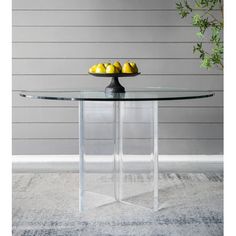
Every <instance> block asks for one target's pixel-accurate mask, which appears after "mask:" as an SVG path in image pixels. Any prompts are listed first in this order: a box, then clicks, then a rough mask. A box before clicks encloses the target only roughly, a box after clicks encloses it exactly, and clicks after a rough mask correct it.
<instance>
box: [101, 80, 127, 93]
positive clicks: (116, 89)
mask: <svg viewBox="0 0 236 236" xmlns="http://www.w3.org/2000/svg"><path fill="white" fill-rule="evenodd" d="M105 93H125V88H124V87H123V86H122V85H121V84H120V82H119V79H118V77H112V78H111V82H110V84H109V85H108V86H107V87H106V88H105Z"/></svg>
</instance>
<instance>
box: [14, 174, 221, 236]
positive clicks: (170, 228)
mask: <svg viewBox="0 0 236 236" xmlns="http://www.w3.org/2000/svg"><path fill="white" fill-rule="evenodd" d="M104 179H105V180H106V178H104V177H103V178H101V179H100V180H101V181H104ZM108 179H109V178H108ZM142 179H143V180H144V182H145V177H143V176H142V175H140V176H139V180H141V181H142ZM104 182H109V181H104ZM159 182H160V183H159V198H160V205H159V207H160V210H159V211H157V212H153V211H151V210H149V209H145V208H143V207H137V206H133V205H127V204H121V203H118V202H114V203H112V204H108V205H105V206H103V207H98V208H95V209H92V210H88V211H86V212H84V213H82V214H80V213H79V212H78V204H79V198H78V196H79V192H78V184H79V181H78V174H75V173H58V174H55V173H54V174H48V173H47V174H13V226H12V230H13V235H14V236H54V235H55V236H77V235H86V236H87V235H88V236H90V235H91V236H93V235H106V236H108V235H122V236H131V235H133V236H136V235H156V236H158V235H159V236H162V235H163V236H172V235H173V236H185V235H187V236H188V235H189V236H195V235H198V236H199V235H200V236H208V235H214V236H220V235H223V175H222V174H160V176H159ZM140 186H141V185H140Z"/></svg>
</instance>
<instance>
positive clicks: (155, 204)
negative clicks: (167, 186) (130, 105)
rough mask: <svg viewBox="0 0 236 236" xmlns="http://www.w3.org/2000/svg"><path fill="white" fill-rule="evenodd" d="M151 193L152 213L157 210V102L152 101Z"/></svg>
mask: <svg viewBox="0 0 236 236" xmlns="http://www.w3.org/2000/svg"><path fill="white" fill-rule="evenodd" d="M153 192H154V205H153V209H154V211H157V210H158V101H153Z"/></svg>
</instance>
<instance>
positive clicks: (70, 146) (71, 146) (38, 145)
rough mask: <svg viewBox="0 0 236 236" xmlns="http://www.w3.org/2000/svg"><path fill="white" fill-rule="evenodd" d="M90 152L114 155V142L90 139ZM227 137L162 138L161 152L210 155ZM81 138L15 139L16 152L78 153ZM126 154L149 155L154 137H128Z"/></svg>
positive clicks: (88, 146) (35, 153) (219, 149)
mask: <svg viewBox="0 0 236 236" xmlns="http://www.w3.org/2000/svg"><path fill="white" fill-rule="evenodd" d="M86 150H87V152H86V154H90V155H99V154H100V155H109V154H110V155H111V154H113V141H109V140H105V141H99V140H96V141H94V140H90V141H88V142H86ZM222 150H223V140H222V139H218V140H217V139H214V140H210V139H208V140H204V139H202V140H194V139H193V140H190V139H179V140H175V139H174V140H159V153H160V154H165V155H181V154H185V155H188V154H189V155H193V154H194V155H207V154H211V155H214V154H222ZM78 153H79V146H78V140H71V139H42V140H13V155H17V154H18V155H37V154H40V155H44V154H47V155H50V154H52V155H64V154H72V155H73V154H78ZM124 153H125V154H135V155H145V154H150V153H151V147H150V140H146V142H144V140H142V139H141V140H139V139H137V140H132V139H131V140H127V142H126V143H125V145H124Z"/></svg>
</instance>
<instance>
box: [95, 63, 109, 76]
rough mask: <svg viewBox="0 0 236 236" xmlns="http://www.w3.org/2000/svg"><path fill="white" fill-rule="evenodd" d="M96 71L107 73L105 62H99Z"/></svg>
mask: <svg viewBox="0 0 236 236" xmlns="http://www.w3.org/2000/svg"><path fill="white" fill-rule="evenodd" d="M95 72H96V73H98V74H104V73H106V68H105V66H104V65H103V64H98V65H97V67H96V71H95Z"/></svg>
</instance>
